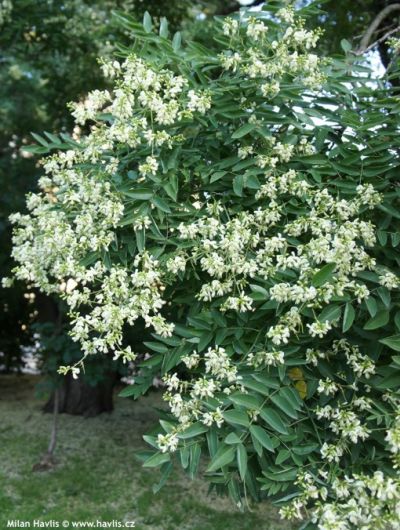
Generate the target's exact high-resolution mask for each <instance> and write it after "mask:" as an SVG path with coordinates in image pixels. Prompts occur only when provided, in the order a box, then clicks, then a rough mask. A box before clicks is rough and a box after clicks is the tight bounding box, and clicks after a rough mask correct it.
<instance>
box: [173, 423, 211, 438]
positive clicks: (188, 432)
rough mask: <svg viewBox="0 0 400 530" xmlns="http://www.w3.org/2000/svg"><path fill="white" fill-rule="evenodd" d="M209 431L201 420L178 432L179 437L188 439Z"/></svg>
mask: <svg viewBox="0 0 400 530" xmlns="http://www.w3.org/2000/svg"><path fill="white" fill-rule="evenodd" d="M207 431H208V427H207V426H206V425H204V423H201V422H200V421H198V422H196V423H193V425H191V426H190V427H188V428H187V429H185V430H184V431H182V432H181V433H179V434H178V438H180V439H181V440H187V439H189V438H194V437H195V436H198V435H199V434H203V433H205V432H207Z"/></svg>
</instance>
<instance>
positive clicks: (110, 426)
mask: <svg viewBox="0 0 400 530" xmlns="http://www.w3.org/2000/svg"><path fill="white" fill-rule="evenodd" d="M36 382H37V379H36V378H34V377H30V376H20V377H17V376H0V462H1V463H0V528H6V527H7V520H10V519H19V520H23V521H29V522H32V521H33V520H35V519H38V520H40V521H50V520H52V519H53V520H57V521H62V520H64V519H67V520H69V521H96V520H102V521H112V520H118V521H135V523H136V526H135V528H136V529H140V530H177V529H179V530H247V529H249V530H250V529H257V530H281V529H282V530H283V529H286V530H287V529H289V526H288V525H287V524H286V523H284V522H281V521H280V520H279V517H278V515H277V512H276V510H275V509H274V508H273V507H272V506H270V505H268V504H263V505H260V506H255V507H254V508H252V511H251V512H247V513H244V514H243V513H240V512H239V511H238V510H237V509H236V507H235V506H234V505H233V504H232V503H231V502H230V501H229V500H228V499H225V498H220V497H214V496H208V495H207V485H206V483H205V482H203V481H202V480H201V479H195V480H193V481H192V480H190V479H189V478H188V477H187V476H186V475H185V474H184V473H183V472H181V471H180V470H179V469H177V470H176V471H175V472H174V473H173V474H172V475H171V477H170V479H169V481H168V482H167V484H166V486H164V488H163V489H162V490H161V491H160V492H159V493H158V494H157V495H154V494H153V492H152V486H153V485H154V484H155V483H156V482H157V481H158V474H157V472H155V471H153V470H146V469H143V468H142V467H141V464H140V463H139V462H138V461H137V460H136V459H135V456H134V453H135V451H137V450H139V449H143V448H144V447H145V445H144V442H143V441H142V435H143V434H144V433H146V431H148V430H149V428H150V427H151V426H152V425H154V423H155V422H156V412H155V411H154V407H155V406H160V397H159V395H158V394H156V393H154V394H152V395H150V396H147V397H144V398H142V399H141V400H139V401H138V402H135V403H133V402H131V401H129V400H126V399H122V398H118V397H116V402H115V405H116V407H115V411H114V412H113V413H112V414H103V415H101V416H99V417H97V418H91V419H84V418H81V417H78V416H68V415H65V414H63V415H61V416H60V420H59V435H58V445H57V448H56V454H55V457H56V460H57V465H56V466H55V468H54V469H52V470H50V471H45V472H33V471H32V466H33V465H34V464H36V463H37V462H38V461H39V460H40V457H41V455H42V454H43V453H44V452H45V450H46V447H47V443H48V437H49V432H50V429H51V415H49V414H43V413H42V412H41V410H40V407H41V402H40V401H39V400H37V399H35V398H34V385H35V383H36Z"/></svg>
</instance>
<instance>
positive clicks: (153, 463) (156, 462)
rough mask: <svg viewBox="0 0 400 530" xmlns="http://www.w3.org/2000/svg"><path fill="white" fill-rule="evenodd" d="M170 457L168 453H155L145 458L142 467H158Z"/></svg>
mask: <svg viewBox="0 0 400 530" xmlns="http://www.w3.org/2000/svg"><path fill="white" fill-rule="evenodd" d="M170 459H171V457H170V454H169V453H155V454H154V455H152V456H151V457H150V458H148V459H147V460H146V462H145V463H144V464H143V467H158V466H161V464H164V463H165V462H169V461H170Z"/></svg>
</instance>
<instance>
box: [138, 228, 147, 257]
mask: <svg viewBox="0 0 400 530" xmlns="http://www.w3.org/2000/svg"><path fill="white" fill-rule="evenodd" d="M135 234H136V244H137V248H138V250H139V252H143V250H144V248H145V241H146V235H145V231H144V228H140V229H139V230H136V232H135Z"/></svg>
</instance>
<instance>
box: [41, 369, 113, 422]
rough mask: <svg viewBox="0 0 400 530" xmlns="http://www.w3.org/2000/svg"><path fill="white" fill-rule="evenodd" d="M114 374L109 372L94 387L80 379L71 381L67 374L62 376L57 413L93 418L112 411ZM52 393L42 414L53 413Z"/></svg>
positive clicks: (71, 378)
mask: <svg viewBox="0 0 400 530" xmlns="http://www.w3.org/2000/svg"><path fill="white" fill-rule="evenodd" d="M116 379H117V376H116V373H114V372H111V373H109V374H107V376H106V377H104V380H103V381H101V382H100V383H98V384H97V385H96V386H92V385H89V384H88V383H87V382H86V381H85V380H84V379H83V378H82V377H79V378H78V379H73V377H72V376H71V375H70V374H68V375H67V376H64V377H63V379H62V382H61V386H60V387H59V388H58V393H59V406H58V412H60V413H62V412H65V413H67V414H76V415H83V416H85V417H87V418H88V417H93V416H97V415H98V414H101V413H102V412H112V410H113V408H114V407H113V389H114V384H115V382H116ZM53 409H54V393H53V394H52V395H51V397H50V399H49V400H48V402H47V403H46V404H45V405H44V407H43V411H44V412H53Z"/></svg>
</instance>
